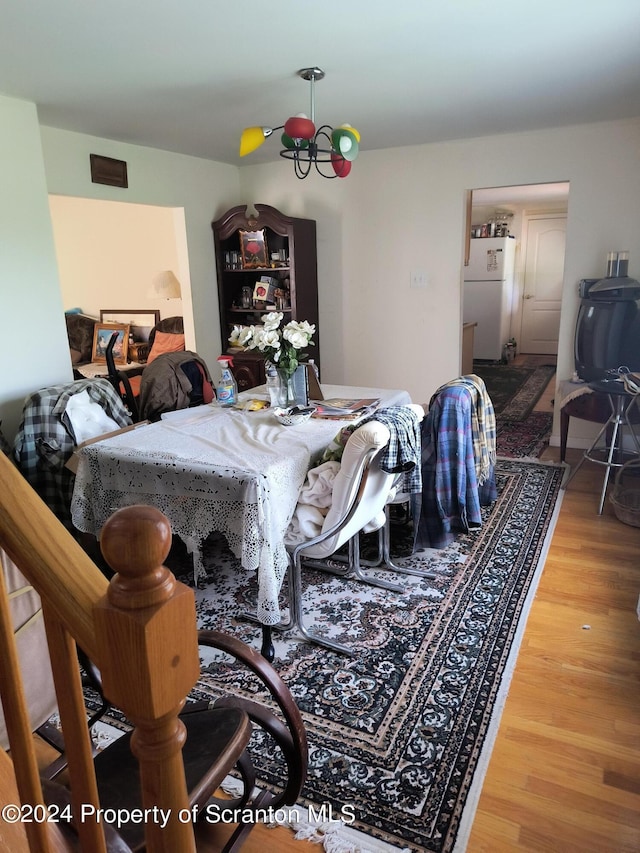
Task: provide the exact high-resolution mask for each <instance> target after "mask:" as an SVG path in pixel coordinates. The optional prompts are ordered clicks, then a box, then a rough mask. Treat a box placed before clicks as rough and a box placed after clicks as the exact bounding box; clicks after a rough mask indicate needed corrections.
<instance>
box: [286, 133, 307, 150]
mask: <svg viewBox="0 0 640 853" xmlns="http://www.w3.org/2000/svg"><path fill="white" fill-rule="evenodd" d="M280 141H281V142H282V144H283V145H284V147H285V148H289V149H290V150H293V149H294V148H308V147H309V140H308V139H292V138H291V137H290V136H287V134H286V133H283V134H282V136H281V137H280Z"/></svg>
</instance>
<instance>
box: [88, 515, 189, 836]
mask: <svg viewBox="0 0 640 853" xmlns="http://www.w3.org/2000/svg"><path fill="white" fill-rule="evenodd" d="M170 547H171V528H170V526H169V522H168V520H167V519H166V517H165V516H164V515H163V514H162V513H161V512H160V511H159V510H157V509H155V508H154V507H150V506H132V507H126V508H125V509H121V510H118V511H117V512H116V513H114V515H113V516H111V518H110V519H109V520H108V521H107V523H106V524H105V525H104V527H103V529H102V534H101V548H102V553H103V554H104V557H105V559H106V560H107V562H108V563H109V565H110V566H111V568H112V569H114V571H116V572H117V574H116V575H115V577H114V578H113V579H112V580H111V583H110V586H109V590H108V592H107V595H106V596H105V597H104V598H103V599H102V600H101V601H100V602H98V604H97V605H96V606H95V608H94V617H95V628H96V641H97V644H98V648H99V651H100V655H99V660H100V668H101V672H102V679H103V687H104V693H105V696H106V697H107V698H108V699H109V701H111V702H112V703H113V704H114V705H116V706H117V707H119V708H121V709H122V710H123V711H124V713H125V714H126V715H127V717H128V718H129V719H130V720H131V722H132V723H133V724H134V725H135V731H134V734H133V736H132V739H131V749H132V751H133V753H134V754H135V756H136V758H137V759H138V762H139V764H140V780H141V785H142V802H143V807H144V808H145V809H150V810H153V809H156V810H159V809H163V810H169V813H170V819H169V822H168V824H167V825H166V826H165V827H164V829H162V828H161V826H160V822H159V821H155V820H153V819H151V820H149V821H146V824H145V828H146V841H147V850H148V851H150V853H158V851H166V853H175V851H177V850H180V851H181V853H188V851H195V849H196V848H195V842H194V836H193V827H192V825H191V823H190V821H188V820H185V816H186V815H187V813H188V809H189V801H188V796H187V789H186V783H185V777H184V767H183V764H182V753H181V749H182V745H183V743H184V740H185V728H184V725H183V723H182V721H181V720H180V719H179V718H178V714H179V712H180V710H181V708H182V706H183V704H184V700H185V697H186V696H187V694H188V693H189V691H190V690H191V689H192V687H193V685H194V684H195V682H196V680H197V678H198V675H199V671H200V664H199V658H198V643H197V637H196V611H195V601H194V595H193V591H192V590H190V589H189V588H188V587H186V586H184V584H181V583H179V582H177V581H176V579H175V578H174V576H173V575H172V574H171V572H170V571H169V570H168V569H166V568H165V567H164V566H163V565H162V563H163V561H164V560H165V559H166V557H167V554H168V553H169V549H170ZM150 814H153V812H150ZM181 817H182V820H181V819H180V818H181Z"/></svg>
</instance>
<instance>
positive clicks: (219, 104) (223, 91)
mask: <svg viewBox="0 0 640 853" xmlns="http://www.w3.org/2000/svg"><path fill="white" fill-rule="evenodd" d="M638 45H640V2H638V0H608V2H606V3H604V2H602V0H512V2H510V3H495V2H493V3H491V2H481V0H437V2H436V0H350V2H344V0H341V2H336V1H335V0H324V2H323V3H313V2H306V1H305V0H271V2H263V3H250V2H244V3H227V2H222V0H180V2H177V0H154V2H153V3H152V2H150V0H109V2H108V3H97V2H93V0H49V1H48V2H47V0H45V2H43V0H2V2H1V3H0V93H2V94H5V95H9V96H13V97H17V98H23V99H27V100H29V101H33V102H35V103H36V104H37V106H38V113H39V118H40V122H41V123H42V124H44V125H49V126H53V127H59V128H64V129H69V130H73V131H78V132H81V133H88V134H92V135H96V136H99V137H105V138H110V139H117V140H121V141H125V142H130V143H135V144H140V145H146V146H151V147H154V148H162V149H166V150H169V151H176V152H183V153H185V154H191V155H195V156H199V157H205V158H208V159H213V160H219V161H221V162H226V163H233V164H240V163H249V162H254V163H255V162H264V161H266V160H269V159H273V158H274V157H275V156H277V154H276V152H277V150H278V148H279V145H278V142H277V140H275V139H271V140H267V142H266V143H265V145H263V146H262V148H261V149H259V151H257V152H255V153H254V154H252V155H250V156H249V157H247V158H246V159H245V160H243V161H241V160H240V159H239V157H238V141H239V136H240V132H241V130H242V128H243V127H245V126H248V125H254V124H258V125H263V124H264V125H279V124H283V123H284V121H285V120H286V119H287V117H288V116H289V115H293V114H295V113H298V112H309V109H308V107H309V84H308V83H305V82H304V81H302V80H300V79H299V78H298V77H297V76H296V73H295V72H296V71H297V70H298V69H299V68H302V67H305V66H311V65H316V64H317V65H319V66H320V67H321V68H323V69H324V71H325V72H326V78H325V79H324V80H323V81H321V82H319V83H317V84H316V119H317V121H316V123H317V124H322V123H328V124H332V125H337V124H341V123H343V122H345V121H346V122H349V123H351V124H352V125H354V126H355V127H357V128H358V130H359V131H360V133H361V135H362V141H361V149H362V150H363V151H364V150H372V149H376V148H388V147H393V146H397V145H407V144H413V143H428V142H438V141H445V140H451V139H462V138H472V137H476V136H484V135H493V134H500V133H509V132H514V131H527V130H532V129H535V128H547V127H554V126H562V125H571V124H581V123H585V122H593V121H604V120H611V119H618V118H627V117H632V116H640V50H639V48H638ZM594 168H595V164H594Z"/></svg>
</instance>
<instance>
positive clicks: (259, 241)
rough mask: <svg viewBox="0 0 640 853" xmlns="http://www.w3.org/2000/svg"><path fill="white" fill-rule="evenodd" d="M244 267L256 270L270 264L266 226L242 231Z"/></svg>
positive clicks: (241, 248)
mask: <svg viewBox="0 0 640 853" xmlns="http://www.w3.org/2000/svg"><path fill="white" fill-rule="evenodd" d="M239 233H240V254H241V255H242V269H245V270H255V269H258V268H260V267H262V268H263V269H264V268H267V267H268V266H269V260H268V258H269V253H268V249H267V238H266V235H265V233H264V228H263V229H262V230H261V231H240V232H239Z"/></svg>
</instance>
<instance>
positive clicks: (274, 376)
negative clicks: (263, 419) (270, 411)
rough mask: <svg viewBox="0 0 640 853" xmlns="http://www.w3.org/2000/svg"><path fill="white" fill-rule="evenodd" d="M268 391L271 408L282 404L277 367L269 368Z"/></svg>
mask: <svg viewBox="0 0 640 853" xmlns="http://www.w3.org/2000/svg"><path fill="white" fill-rule="evenodd" d="M267 393H268V394H269V405H270V406H271V408H275V407H276V406H280V405H281V402H282V401H281V397H282V394H281V391H280V379H279V377H278V373H277V371H276V369H275V367H269V368H267Z"/></svg>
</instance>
